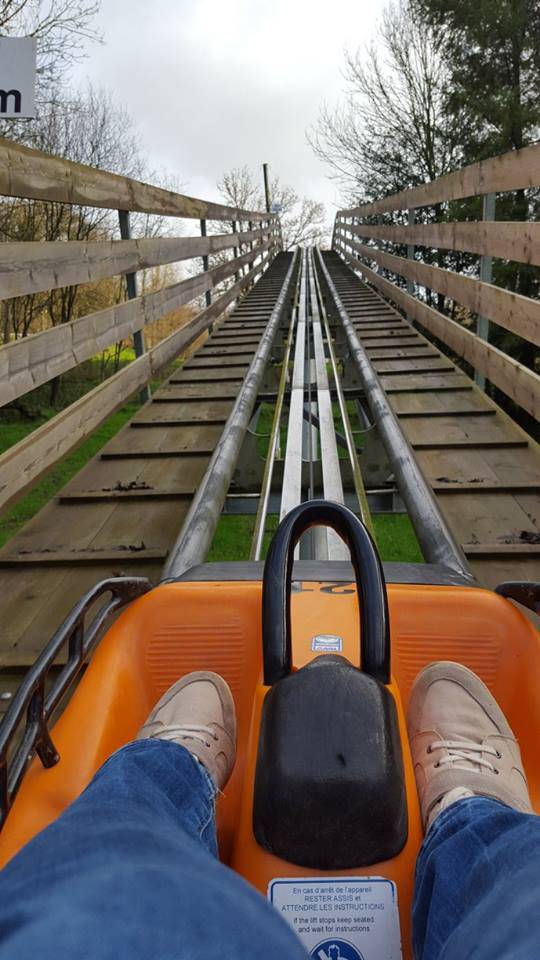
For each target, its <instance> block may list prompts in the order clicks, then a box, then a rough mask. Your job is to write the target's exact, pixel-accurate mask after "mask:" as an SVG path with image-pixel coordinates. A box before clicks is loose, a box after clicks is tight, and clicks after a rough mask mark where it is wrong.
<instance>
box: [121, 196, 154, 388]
mask: <svg viewBox="0 0 540 960" xmlns="http://www.w3.org/2000/svg"><path fill="white" fill-rule="evenodd" d="M118 223H119V225H120V236H121V238H122V240H131V223H130V219H129V210H119V211H118ZM126 290H127V297H128V300H135V299H136V298H137V296H138V291H137V274H136V273H126ZM133 347H134V349H135V356H136V357H142V355H143V354H144V353H146V346H145V343H144V333H143V331H142V330H136V331H135V333H134V334H133ZM139 400H140V401H141V403H147V401H148V400H150V387H149V386H148V384H147V385H146V386H145V387H143V388H142V390H140V391H139Z"/></svg>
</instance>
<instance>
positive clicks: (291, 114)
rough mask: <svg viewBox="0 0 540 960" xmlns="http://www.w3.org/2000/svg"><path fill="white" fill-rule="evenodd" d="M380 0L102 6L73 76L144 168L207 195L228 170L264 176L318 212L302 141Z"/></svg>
mask: <svg viewBox="0 0 540 960" xmlns="http://www.w3.org/2000/svg"><path fill="white" fill-rule="evenodd" d="M383 6H384V0H371V2H369V3H368V2H366V0H325V2H322V0H288V2H287V0H264V2H263V0H153V2H151V0H150V2H149V0H103V5H102V12H101V17H100V28H101V30H102V31H103V34H104V39H105V44H104V45H103V46H101V47H97V46H95V45H93V46H92V47H90V48H89V58H88V59H87V60H86V61H84V62H83V63H82V64H81V65H80V67H78V68H77V69H76V72H75V76H74V79H75V80H76V81H81V80H83V79H84V78H85V77H89V78H90V79H91V81H92V82H93V83H96V84H100V85H103V86H106V87H110V88H112V89H113V90H114V92H115V94H116V97H117V98H118V100H119V101H120V102H122V103H123V104H125V106H126V107H127V109H128V110H129V112H130V113H131V115H132V116H133V117H134V118H135V119H136V121H137V124H138V126H139V129H140V131H141V136H142V141H143V143H144V145H145V149H146V151H147V153H148V155H149V157H150V160H151V162H152V163H153V164H154V165H155V166H160V167H167V168H168V169H170V170H171V171H172V172H173V173H175V174H176V175H177V176H178V177H179V179H180V180H181V181H182V183H183V184H184V185H185V189H186V191H188V192H191V193H193V194H195V195H199V196H203V197H206V198H208V199H210V198H211V197H215V196H216V187H215V183H216V180H217V179H218V178H219V177H220V176H221V174H222V173H223V172H224V171H226V170H228V169H230V168H231V167H233V166H242V165H243V164H248V165H249V166H251V167H253V168H255V169H256V168H257V167H258V166H259V165H260V164H262V162H263V161H267V162H269V163H270V165H271V170H272V173H273V174H277V175H279V176H280V177H281V178H282V180H283V181H286V182H287V183H290V184H291V185H292V186H294V187H295V188H296V189H297V190H299V191H301V192H305V193H307V194H309V195H310V196H312V197H313V198H314V199H321V200H323V201H324V202H325V203H327V204H328V206H329V210H328V212H329V215H330V214H331V209H330V206H331V203H332V201H333V200H334V199H335V194H334V188H333V186H332V184H330V183H329V182H328V180H327V179H326V177H325V172H324V168H323V166H322V164H321V163H320V162H319V161H318V160H317V159H316V158H315V157H314V156H313V153H312V151H311V149H310V147H309V146H308V145H307V143H306V140H305V130H306V127H308V126H309V125H310V124H311V123H313V122H314V121H315V119H316V117H317V113H318V108H319V105H320V103H321V102H322V101H323V100H326V101H327V102H329V103H333V102H335V101H336V100H337V99H339V96H340V94H341V91H342V88H343V78H342V74H341V69H342V65H343V51H344V49H345V48H346V47H348V48H349V49H356V48H357V47H358V46H361V45H363V44H364V43H366V42H368V41H369V39H370V37H371V36H372V34H373V30H374V27H375V24H376V20H377V17H378V16H379V14H380V12H381V10H382V8H383Z"/></svg>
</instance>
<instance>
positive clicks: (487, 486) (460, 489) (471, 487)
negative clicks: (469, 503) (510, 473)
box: [431, 480, 540, 496]
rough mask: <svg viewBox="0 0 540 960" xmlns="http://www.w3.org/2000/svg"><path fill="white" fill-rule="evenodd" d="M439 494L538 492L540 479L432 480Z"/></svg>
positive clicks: (432, 484)
mask: <svg viewBox="0 0 540 960" xmlns="http://www.w3.org/2000/svg"><path fill="white" fill-rule="evenodd" d="M431 486H432V487H433V489H434V491H435V493H436V494H437V496H440V495H441V494H443V495H446V494H455V493H479V492H483V493H537V492H539V491H540V480H537V481H534V480H531V481H527V480H522V481H517V482H511V483H505V482H503V481H495V482H492V481H490V480H481V481H479V482H478V483H471V482H467V481H464V482H463V483H459V482H449V483H444V482H443V481H431Z"/></svg>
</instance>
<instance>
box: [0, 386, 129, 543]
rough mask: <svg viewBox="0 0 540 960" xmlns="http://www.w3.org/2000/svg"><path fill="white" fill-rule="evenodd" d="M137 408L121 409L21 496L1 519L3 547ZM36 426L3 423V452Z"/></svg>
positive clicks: (0, 434)
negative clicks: (28, 491)
mask: <svg viewBox="0 0 540 960" xmlns="http://www.w3.org/2000/svg"><path fill="white" fill-rule="evenodd" d="M138 407H139V404H138V403H135V402H134V403H127V404H126V405H125V407H122V409H121V410H118V411H117V412H116V413H113V415H112V416H111V417H109V418H108V420H106V421H105V422H104V423H103V424H102V425H101V427H99V428H98V429H97V430H96V431H95V432H94V433H93V434H92V436H91V437H89V438H88V440H85V441H84V443H82V444H81V446H80V447H78V448H77V450H75V451H74V452H73V453H71V454H69V455H68V456H67V457H66V458H65V459H64V460H62V461H61V463H59V464H57V466H56V467H54V468H53V469H52V470H51V471H50V472H49V473H48V474H47V476H46V477H44V479H43V480H41V481H40V482H39V483H38V484H37V485H36V486H35V487H33V489H32V490H31V491H30V493H27V494H26V496H24V497H21V499H20V500H18V501H17V503H16V504H15V505H14V506H13V507H11V508H10V509H8V510H7V511H6V512H5V513H4V514H3V515H2V517H1V518H0V547H2V546H3V545H4V544H5V543H6V542H7V541H8V540H10V539H11V537H13V536H14V535H15V534H16V533H17V531H18V530H20V528H21V527H22V526H23V525H24V524H25V523H28V521H29V520H31V519H32V517H34V516H35V515H36V513H38V511H39V510H41V508H42V507H44V506H45V504H46V503H48V502H49V500H51V499H52V497H54V496H56V494H57V493H58V491H59V490H61V488H62V487H63V486H64V484H66V483H67V482H68V480H71V478H72V477H73V476H75V474H76V473H78V472H79V470H81V469H82V467H84V466H85V464H86V463H88V461H89V460H91V459H92V457H93V456H94V455H95V454H96V453H97V452H98V450H101V447H103V446H104V445H105V444H106V443H107V441H108V440H110V439H111V437H114V435H115V434H116V433H118V431H119V430H120V428H121V427H123V426H124V424H125V423H127V421H128V420H129V419H130V417H132V416H133V414H134V413H135V411H136V410H137V409H138ZM46 419H48V418H47V417H44V418H43V419H42V421H41V422H42V423H44V422H45V420H46ZM36 425H37V426H39V424H36V423H35V421H33V422H32V424H30V425H28V423H11V424H2V427H1V430H0V452H2V451H3V450H6V449H7V448H8V447H10V446H11V445H12V444H13V443H17V442H18V441H19V440H22V439H23V437H25V436H27V435H28V433H30V432H31V430H33V429H35V427H36Z"/></svg>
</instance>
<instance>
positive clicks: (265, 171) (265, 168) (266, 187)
mask: <svg viewBox="0 0 540 960" xmlns="http://www.w3.org/2000/svg"><path fill="white" fill-rule="evenodd" d="M263 178H264V199H265V201H266V212H267V213H270V210H271V207H272V202H271V198H270V181H269V180H268V164H267V163H263Z"/></svg>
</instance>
